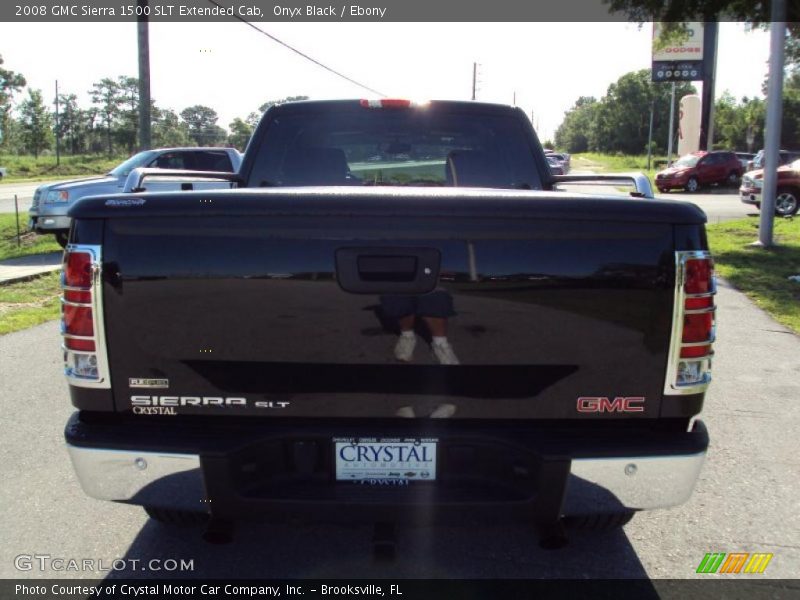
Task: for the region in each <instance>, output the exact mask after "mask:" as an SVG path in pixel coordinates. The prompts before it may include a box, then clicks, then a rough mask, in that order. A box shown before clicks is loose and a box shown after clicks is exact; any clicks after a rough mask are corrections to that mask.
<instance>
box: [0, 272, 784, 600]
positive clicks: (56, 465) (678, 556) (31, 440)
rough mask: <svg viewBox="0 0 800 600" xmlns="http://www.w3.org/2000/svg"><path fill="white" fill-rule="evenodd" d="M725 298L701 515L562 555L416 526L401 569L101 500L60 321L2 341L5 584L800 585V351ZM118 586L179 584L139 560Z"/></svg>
mask: <svg viewBox="0 0 800 600" xmlns="http://www.w3.org/2000/svg"><path fill="white" fill-rule="evenodd" d="M717 300H718V306H719V315H718V334H719V338H718V342H717V344H716V353H717V356H716V358H715V362H714V378H715V381H714V382H713V383H712V385H711V388H710V390H709V393H708V395H707V398H706V405H705V411H704V414H703V417H702V418H703V419H704V420H705V422H706V424H707V425H708V427H709V430H710V434H711V438H712V443H711V448H710V452H709V456H708V460H707V462H706V464H705V466H704V468H703V471H702V473H701V477H700V481H699V483H698V485H697V489H696V490H695V493H694V494H693V495H692V497H691V499H690V500H689V502H688V503H687V504H685V505H683V506H681V507H677V508H674V509H671V510H661V511H651V512H647V513H642V514H639V515H637V517H636V518H635V519H634V520H633V521H632V522H631V523H629V524H628V525H626V526H625V528H624V529H622V530H619V531H616V532H612V533H610V534H589V533H581V534H575V533H573V534H572V536H571V540H570V544H569V545H568V546H567V547H566V548H563V549H560V550H549V551H548V550H543V549H541V548H539V546H538V543H537V537H536V535H535V534H534V533H533V531H531V530H530V529H529V528H528V527H525V526H518V525H516V526H515V525H511V526H509V525H503V524H500V523H497V524H489V525H487V524H473V523H469V522H465V523H463V524H460V525H458V526H440V527H426V528H421V527H420V528H410V529H401V530H400V531H399V532H398V545H397V558H396V559H395V560H394V561H392V562H378V561H375V560H374V559H373V556H372V546H371V543H370V540H371V537H372V528H371V524H368V523H358V522H356V523H353V524H352V525H349V526H344V525H332V524H324V523H322V524H319V523H318V524H313V523H291V522H285V523H281V524H278V525H261V524H257V525H247V526H244V527H241V528H239V529H238V530H237V532H236V534H235V537H234V541H233V542H232V543H231V544H228V545H221V546H215V545H209V544H207V543H205V542H203V541H202V540H201V537H200V536H201V531H200V530H199V529H195V528H190V529H183V530H174V529H170V528H167V527H165V526H163V525H160V524H158V523H156V522H154V521H150V520H148V519H147V518H146V516H145V514H144V512H143V511H142V510H141V509H140V508H138V507H133V506H125V505H119V504H111V503H107V502H101V501H98V500H93V499H91V498H87V497H86V496H85V495H84V494H83V492H82V491H81V489H80V487H79V485H78V482H77V481H76V479H75V476H74V474H73V470H72V467H71V465H70V463H69V459H68V456H67V453H66V450H65V447H64V442H63V437H62V431H63V426H64V423H65V421H66V420H67V418H68V416H69V415H70V413H71V412H72V408H71V406H70V404H69V395H68V391H67V385H66V383H65V382H64V380H63V377H62V375H61V366H62V363H61V360H62V359H61V352H60V350H59V345H60V339H59V336H58V326H57V323H48V324H45V325H41V326H39V327H35V328H32V329H28V330H25V331H21V332H18V333H14V334H10V335H6V336H3V337H0V381H1V382H2V383H0V389H2V392H3V393H2V394H0V411H2V413H3V414H4V415H5V425H6V427H5V428H4V434H3V442H2V444H0V453H1V454H0V457H2V460H1V461H0V481H2V482H3V485H2V486H0V508H2V530H3V535H2V544H0V577H2V578H11V577H25V578H45V577H53V576H56V577H96V576H97V575H98V574H99V575H100V576H107V575H109V574H108V573H103V572H101V573H97V572H95V571H88V572H75V571H61V572H54V571H40V570H39V569H38V568H36V567H34V568H33V569H31V570H28V571H19V570H17V569H16V568H15V557H18V556H19V555H35V554H39V555H43V554H47V555H50V556H51V557H54V558H67V559H69V558H75V559H84V558H88V559H95V561H97V560H98V559H103V560H104V562H105V564H106V565H108V564H110V563H111V561H113V560H114V559H116V558H126V559H139V560H142V561H149V560H150V559H156V558H160V559H167V558H174V559H189V560H193V567H194V570H192V571H188V572H184V573H170V574H171V575H176V576H184V577H206V578H214V577H219V578H223V577H254V578H261V577H264V578H295V577H308V578H377V577H385V578H411V577H413V578H427V577H433V578H465V577H469V578H539V577H544V578H556V577H560V578H652V579H659V578H693V577H706V578H707V577H709V576H708V575H705V576H703V575H697V574H696V573H695V571H696V569H697V566H698V564H699V563H700V561H701V560H702V558H703V556H704V555H705V554H706V553H708V552H770V553H773V554H774V558H773V559H772V561H771V562H770V564H769V566H768V568H767V570H766V572H765V573H764V574H763V575H759V576H746V577H760V578H784V579H785V578H796V577H798V576H800V515H799V514H798V511H797V506H798V503H797V496H798V491H800V486H799V485H798V480H799V478H798V474H799V473H800V458H798V445H799V444H800V441H799V440H800V411H798V405H797V402H798V396H800V394H799V392H800V383H798V375H800V338H798V336H796V335H794V334H793V333H791V332H790V331H788V330H787V329H786V328H784V327H783V326H781V325H779V324H777V323H776V322H774V321H773V320H772V319H770V318H769V317H768V316H767V315H766V314H765V313H763V312H762V311H761V310H760V309H758V308H757V307H756V306H755V305H754V304H753V303H752V302H750V301H749V300H748V299H747V298H746V297H745V296H743V295H742V294H740V293H738V292H736V291H734V290H732V289H730V288H729V287H728V286H727V285H726V284H725V283H724V282H722V283H721V285H720V291H719V295H718V298H717ZM140 564H141V563H140ZM139 568H141V567H139ZM112 575H113V576H131V577H148V576H160V575H163V572H147V571H140V570H139V569H138V568H135V567H133V566H131V563H130V562H128V563H127V566H126V569H125V570H122V571H119V572H114V573H113V574H112ZM714 577H723V576H719V575H715V576H714ZM731 577H745V576H741V575H740V576H731ZM655 585H656V587H657V585H658V582H656V584H655ZM775 597H788V596H780V595H776V596H775Z"/></svg>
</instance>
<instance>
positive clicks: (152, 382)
mask: <svg viewBox="0 0 800 600" xmlns="http://www.w3.org/2000/svg"><path fill="white" fill-rule="evenodd" d="M128 387H132V388H160V389H166V388H168V387H169V379H147V378H141V377H131V378H130V379H128Z"/></svg>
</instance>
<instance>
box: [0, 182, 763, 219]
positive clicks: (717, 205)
mask: <svg viewBox="0 0 800 600" xmlns="http://www.w3.org/2000/svg"><path fill="white" fill-rule="evenodd" d="M41 184H42V182H36V183H6V184H2V185H0V213H13V212H14V194H17V197H18V201H19V211H20V212H21V213H23V212H25V213H26V212H27V211H28V209H29V208H30V206H31V200H32V199H33V192H34V191H35V190H36V188H37V187H38V186H40V185H41ZM582 191H589V190H587V189H586V188H585V187H584V189H583V190H582ZM598 191H599V193H609V191H608V190H607V189H603V188H599V189H598ZM612 193H613V192H612ZM656 198H659V199H661V200H678V201H681V202H693V203H694V204H697V205H698V206H699V207H700V208H702V209H703V210H704V211H705V213H706V214H707V215H708V222H709V223H719V222H721V221H730V220H732V219H743V218H745V217H747V216H748V215H758V209H757V208H756V207H755V206H752V205H750V204H743V203H742V202H741V201H740V200H739V193H738V190H733V189H721V190H716V189H715V190H714V191H713V193H708V192H705V193H700V194H687V193H686V192H671V193H669V194H657V195H656Z"/></svg>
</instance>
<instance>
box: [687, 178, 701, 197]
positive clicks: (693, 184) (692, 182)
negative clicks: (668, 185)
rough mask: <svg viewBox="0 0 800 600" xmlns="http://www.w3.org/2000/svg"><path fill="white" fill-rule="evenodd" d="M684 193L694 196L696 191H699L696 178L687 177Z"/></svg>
mask: <svg viewBox="0 0 800 600" xmlns="http://www.w3.org/2000/svg"><path fill="white" fill-rule="evenodd" d="M685 189H686V191H687V192H689V193H690V194H694V193H695V192H696V191H697V190H699V189H700V183H698V181H697V177H689V181H687V182H686V188H685Z"/></svg>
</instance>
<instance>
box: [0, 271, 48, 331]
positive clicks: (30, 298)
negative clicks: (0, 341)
mask: <svg viewBox="0 0 800 600" xmlns="http://www.w3.org/2000/svg"><path fill="white" fill-rule="evenodd" d="M59 277H60V273H59V272H58V271H56V272H53V273H48V274H46V275H43V276H41V277H37V278H35V279H31V280H30V281H22V282H20V283H12V284H9V285H0V335H5V334H6V333H11V332H12V331H19V330H20V329H27V328H28V327H33V326H34V325H39V324H40V323H44V322H46V321H52V320H53V319H57V318H58V317H59V316H60V315H61V302H60V300H59V297H60V295H61V287H60V285H59Z"/></svg>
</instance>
